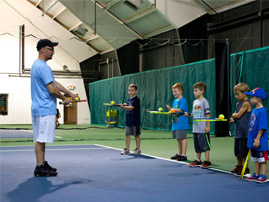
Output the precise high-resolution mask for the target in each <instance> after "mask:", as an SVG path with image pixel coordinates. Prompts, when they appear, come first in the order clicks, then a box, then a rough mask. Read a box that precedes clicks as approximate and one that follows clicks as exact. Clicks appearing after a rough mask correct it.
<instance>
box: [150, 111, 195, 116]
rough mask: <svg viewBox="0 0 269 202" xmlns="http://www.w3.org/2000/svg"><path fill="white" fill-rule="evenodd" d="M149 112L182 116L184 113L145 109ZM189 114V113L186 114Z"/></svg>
mask: <svg viewBox="0 0 269 202" xmlns="http://www.w3.org/2000/svg"><path fill="white" fill-rule="evenodd" d="M146 111H147V112H149V113H150V114H165V115H176V116H182V115H184V113H185V112H176V113H171V112H160V111H153V110H146ZM188 116H190V114H188Z"/></svg>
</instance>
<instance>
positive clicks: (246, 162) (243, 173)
mask: <svg viewBox="0 0 269 202" xmlns="http://www.w3.org/2000/svg"><path fill="white" fill-rule="evenodd" d="M250 153H251V149H248V155H247V158H246V160H245V163H244V166H243V169H242V171H241V175H240V177H241V179H243V177H244V175H245V171H246V168H247V165H248V159H249V156H250Z"/></svg>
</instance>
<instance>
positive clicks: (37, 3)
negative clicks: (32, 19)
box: [35, 0, 43, 7]
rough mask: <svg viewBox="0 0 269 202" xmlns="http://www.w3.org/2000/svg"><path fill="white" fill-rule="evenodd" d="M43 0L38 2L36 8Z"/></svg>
mask: <svg viewBox="0 0 269 202" xmlns="http://www.w3.org/2000/svg"><path fill="white" fill-rule="evenodd" d="M42 1H43V0H39V1H38V2H36V4H35V7H37V6H39V4H40V3H41V2H42Z"/></svg>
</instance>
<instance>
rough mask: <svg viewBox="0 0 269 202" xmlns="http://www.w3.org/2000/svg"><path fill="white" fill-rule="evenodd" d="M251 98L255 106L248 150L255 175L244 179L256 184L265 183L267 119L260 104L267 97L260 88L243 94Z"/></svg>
mask: <svg viewBox="0 0 269 202" xmlns="http://www.w3.org/2000/svg"><path fill="white" fill-rule="evenodd" d="M245 94H246V95H249V96H251V99H250V102H251V104H252V105H255V106H256V109H253V110H252V113H251V116H250V120H249V132H248V148H250V149H251V159H252V160H253V161H254V162H255V173H253V175H252V176H251V177H248V178H246V180H247V181H256V182H258V183H264V182H266V181H267V180H266V175H265V173H266V167H267V165H266V161H268V160H269V157H268V132H267V130H268V126H267V123H268V117H267V111H266V109H265V107H264V106H263V104H262V102H263V100H265V99H266V97H267V95H266V93H265V91H264V90H263V89H262V88H255V89H254V90H252V91H251V92H245Z"/></svg>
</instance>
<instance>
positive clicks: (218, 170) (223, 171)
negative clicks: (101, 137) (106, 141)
mask: <svg viewBox="0 0 269 202" xmlns="http://www.w3.org/2000/svg"><path fill="white" fill-rule="evenodd" d="M94 145H96V146H100V147H105V148H108V149H114V150H119V151H121V150H122V149H118V148H114V147H108V146H104V145H100V144H94ZM141 155H144V156H149V157H153V158H156V159H161V160H165V161H169V162H173V163H178V164H185V165H189V163H187V162H182V161H175V160H171V159H166V158H163V157H158V156H153V155H150V154H145V153H142V154H141ZM190 169H195V168H190ZM201 169H202V168H201ZM207 169H208V170H214V171H217V172H222V173H226V174H230V175H231V173H230V172H228V171H225V170H220V169H217V168H203V170H207Z"/></svg>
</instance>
